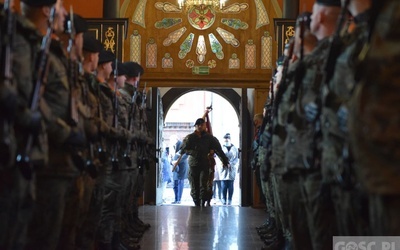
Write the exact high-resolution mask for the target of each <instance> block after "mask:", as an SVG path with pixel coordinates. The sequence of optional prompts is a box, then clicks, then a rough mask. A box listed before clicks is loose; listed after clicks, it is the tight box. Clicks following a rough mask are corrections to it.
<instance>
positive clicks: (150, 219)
mask: <svg viewBox="0 0 400 250" xmlns="http://www.w3.org/2000/svg"><path fill="white" fill-rule="evenodd" d="M139 217H140V218H141V219H142V220H143V221H144V222H147V223H150V224H151V228H150V230H148V231H147V232H146V233H145V234H144V235H143V238H142V239H141V243H140V245H141V248H142V249H146V250H169V249H171V250H175V249H179V250H186V249H190V250H210V249H218V250H225V249H226V250H231V249H239V250H241V249H244V250H248V249H252V250H255V249H261V247H262V245H263V243H262V241H261V240H260V239H259V237H258V235H257V232H256V230H255V227H256V226H259V225H260V224H262V223H263V221H264V219H265V217H266V212H265V211H264V210H263V209H254V208H251V207H239V206H211V207H195V206H182V205H181V206H174V205H163V206H148V205H145V206H142V207H140V210H139Z"/></svg>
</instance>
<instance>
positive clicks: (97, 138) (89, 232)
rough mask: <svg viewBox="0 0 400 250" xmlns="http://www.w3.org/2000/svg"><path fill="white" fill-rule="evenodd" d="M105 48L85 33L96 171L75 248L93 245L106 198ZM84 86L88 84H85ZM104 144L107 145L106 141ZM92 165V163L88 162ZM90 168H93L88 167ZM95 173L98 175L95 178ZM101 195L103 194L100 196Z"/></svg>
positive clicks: (89, 131) (88, 179) (88, 183)
mask: <svg viewBox="0 0 400 250" xmlns="http://www.w3.org/2000/svg"><path fill="white" fill-rule="evenodd" d="M102 49H103V45H102V44H101V42H100V41H98V40H96V39H95V38H94V36H92V35H91V34H90V33H85V34H84V36H83V58H84V59H83V64H82V67H83V70H84V76H83V77H84V79H85V83H84V84H86V88H87V91H84V96H85V97H84V99H85V100H86V101H85V102H86V107H87V109H88V116H87V117H86V118H85V123H86V125H85V133H86V136H87V139H88V143H89V149H88V151H89V152H88V157H89V159H91V160H92V161H93V164H96V166H97V167H96V168H95V169H94V171H95V172H94V173H89V175H85V177H84V193H83V201H82V211H81V219H80V223H81V224H80V226H79V229H78V232H77V239H76V248H77V249H92V248H94V241H95V232H96V230H97V227H98V224H99V221H100V213H101V207H102V202H103V198H102V197H103V193H102V192H101V190H102V189H101V188H100V186H101V185H100V184H101V183H102V182H101V180H103V179H104V176H105V166H104V164H103V162H101V160H100V159H102V160H104V158H105V156H104V155H101V154H104V152H102V143H101V141H102V139H101V138H102V136H108V135H109V133H110V127H109V126H108V125H107V124H106V123H105V122H104V120H103V119H102V117H101V112H100V111H101V106H100V103H99V85H98V83H97V81H96V76H95V75H94V72H95V70H96V68H97V64H98V61H99V53H100V51H101V50H102ZM84 87H85V86H84ZM103 147H105V145H103ZM88 167H89V166H88ZM87 171H88V172H89V171H90V170H87ZM94 177H95V179H94ZM99 197H100V198H99Z"/></svg>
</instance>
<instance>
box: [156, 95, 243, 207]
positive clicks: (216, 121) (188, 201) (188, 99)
mask: <svg viewBox="0 0 400 250" xmlns="http://www.w3.org/2000/svg"><path fill="white" fill-rule="evenodd" d="M210 105H212V106H213V110H212V112H210V113H209V118H210V120H211V124H212V129H213V135H214V136H215V137H216V138H217V139H218V140H219V142H220V143H221V145H223V144H224V139H223V137H224V135H225V134H227V133H229V134H230V135H231V143H232V144H233V145H234V146H235V147H236V148H238V149H239V150H240V124H239V114H238V113H237V112H236V111H235V109H234V107H233V106H232V104H231V103H229V102H228V101H227V99H226V98H224V97H223V96H221V95H219V94H217V93H214V92H211V91H205V90H193V91H191V92H188V93H185V94H184V95H182V96H180V97H179V98H178V99H177V100H176V101H175V102H174V103H173V104H172V105H171V107H170V109H169V110H167V111H166V114H165V120H164V126H163V132H162V145H161V148H162V151H163V159H164V162H167V164H165V165H164V164H163V165H164V167H162V171H161V173H162V176H163V177H164V178H163V179H164V181H163V182H162V185H161V188H159V189H157V192H158V193H157V204H171V203H172V202H174V201H175V195H174V192H173V182H167V181H166V180H170V177H171V174H172V173H171V172H169V170H170V169H171V166H170V165H169V162H171V161H173V159H174V154H175V148H174V146H175V144H176V141H177V140H180V141H182V140H183V138H184V137H185V136H186V135H187V134H189V133H192V132H193V130H194V128H193V124H194V121H195V120H196V119H197V118H199V117H201V116H202V115H203V113H204V110H205V109H206V107H208V106H210ZM165 152H168V153H169V154H168V156H167V154H166V153H165ZM239 157H240V155H239ZM167 159H168V160H167ZM233 167H234V168H235V171H234V173H236V178H235V181H234V192H233V199H232V205H241V197H240V196H241V190H240V189H241V188H240V187H241V185H240V179H241V176H240V167H241V165H240V164H237V165H235V166H233ZM215 171H216V175H215V176H218V173H220V172H221V171H222V164H221V162H220V161H219V159H217V165H216V170H215ZM238 172H239V173H238ZM222 173H224V172H222ZM219 183H221V182H219ZM216 189H218V188H217V185H216ZM218 193H220V192H216V194H218ZM220 199H222V197H218V195H217V197H216V198H215V199H214V200H213V201H212V204H213V205H222V202H221V200H220ZM181 205H193V202H192V198H191V196H190V186H189V184H188V180H185V189H184V192H183V197H182V199H181Z"/></svg>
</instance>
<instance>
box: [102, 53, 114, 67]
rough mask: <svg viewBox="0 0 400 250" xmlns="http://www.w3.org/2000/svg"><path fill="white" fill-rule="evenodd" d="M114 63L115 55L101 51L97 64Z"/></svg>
mask: <svg viewBox="0 0 400 250" xmlns="http://www.w3.org/2000/svg"><path fill="white" fill-rule="evenodd" d="M112 61H115V55H114V53H112V52H111V51H109V50H102V51H100V54H99V64H103V63H108V62H112Z"/></svg>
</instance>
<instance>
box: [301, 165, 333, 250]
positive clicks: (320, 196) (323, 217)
mask: <svg viewBox="0 0 400 250" xmlns="http://www.w3.org/2000/svg"><path fill="white" fill-rule="evenodd" d="M299 189H300V191H301V198H302V199H303V201H304V202H305V208H306V214H307V221H308V228H309V229H310V235H311V242H312V246H313V249H315V250H320V249H321V250H323V249H327V250H328V249H329V250H331V249H332V237H333V236H334V235H336V231H337V230H336V218H335V211H334V208H333V204H332V201H331V197H330V192H329V188H327V187H326V186H323V185H322V176H321V173H320V171H319V170H316V171H313V172H308V173H303V174H301V175H300V183H299Z"/></svg>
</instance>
